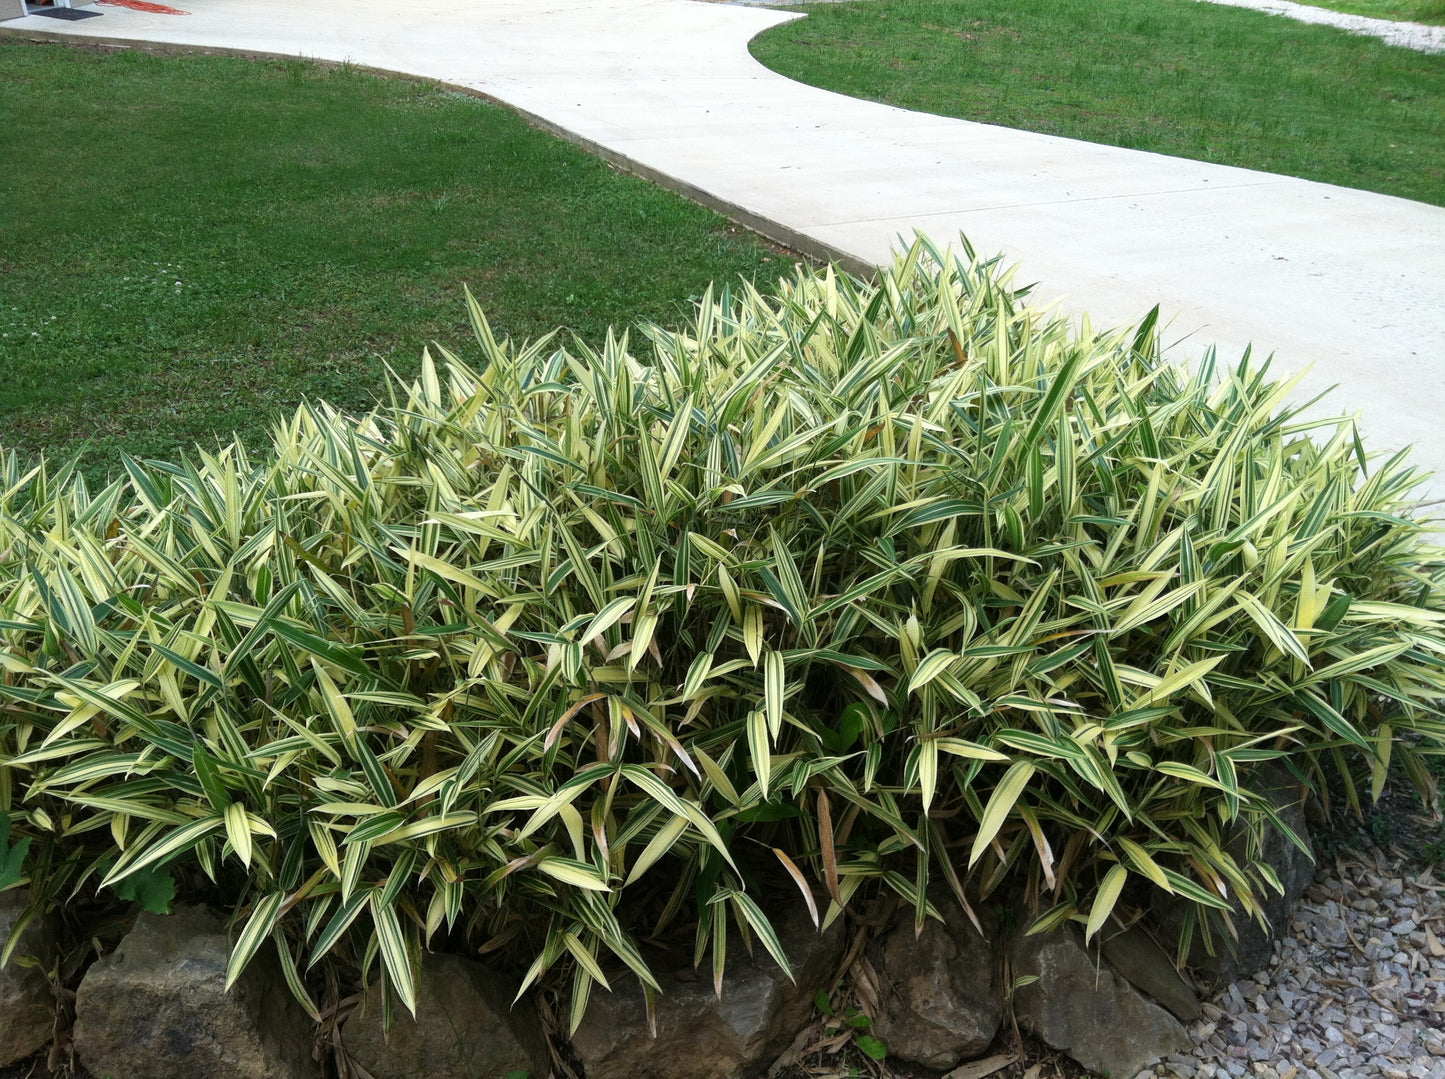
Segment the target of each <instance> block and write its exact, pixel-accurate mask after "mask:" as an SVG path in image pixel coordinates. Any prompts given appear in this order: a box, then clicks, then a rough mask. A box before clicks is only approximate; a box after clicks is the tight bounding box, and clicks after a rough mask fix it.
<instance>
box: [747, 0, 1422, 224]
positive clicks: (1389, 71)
mask: <svg viewBox="0 0 1445 1079" xmlns="http://www.w3.org/2000/svg"><path fill="white" fill-rule="evenodd" d="M800 10H801V9H800ZM806 10H807V12H808V17H807V18H806V19H802V20H799V21H796V22H793V23H789V24H787V25H785V26H781V27H778V28H776V29H773V30H770V31H768V32H767V33H765V34H763V35H762V36H761V37H759V38H757V39H756V40H755V41H754V42H753V45H752V49H753V54H754V55H755V56H756V57H757V58H758V59H759V60H761V61H762V62H763V63H764V64H766V65H768V66H769V67H771V68H773V69H774V70H776V71H780V72H782V73H783V74H785V75H788V76H790V77H792V78H795V79H799V80H801V81H803V82H807V83H811V84H813V85H816V86H823V87H826V88H828V89H830V90H837V91H839V92H841V93H845V94H852V95H854V96H856V97H864V98H871V99H874V100H878V101H886V102H888V103H889V104H892V105H901V106H904V107H905V108H910V109H920V110H923V111H926V112H934V113H940V114H943V115H946V116H959V117H964V118H967V119H970V120H980V121H983V122H985V123H990V124H1001V125H1004V126H1007V127H1016V128H1024V129H1026V130H1030V131H1042V132H1046V133H1049V134H1053V135H1065V136H1068V137H1070V138H1078V139H1087V140H1090V141H1093V142H1103V143H1111V144H1113V145H1116V146H1127V147H1132V148H1136V149H1141V150H1152V151H1155V152H1158V153H1164V154H1174V155H1177V156H1181V157H1190V158H1199V159H1202V160H1207V161H1217V162H1222V163H1225V164H1230V165H1242V166H1245V167H1247V168H1254V169H1264V170H1267V171H1270V172H1279V173H1284V174H1286V175H1291V176H1304V177H1307V178H1309V179H1312V180H1323V181H1326V182H1329V183H1335V184H1343V185H1346V186H1350V187H1362V188H1366V189H1368V190H1371V191H1381V192H1385V193H1387V194H1391V195H1400V196H1403V197H1405V198H1411V199H1420V200H1423V201H1426V202H1434V203H1438V204H1445V55H1426V54H1422V53H1418V52H1412V51H1410V50H1407V49H1401V48H1392V47H1390V46H1387V45H1385V44H1383V43H1381V42H1380V41H1378V40H1375V39H1373V38H1367V37H1360V36H1356V35H1351V34H1346V33H1344V32H1343V31H1339V30H1335V29H1332V28H1328V27H1320V26H1307V25H1305V24H1302V23H1298V22H1294V21H1291V20H1288V19H1282V18H1278V17H1272V16H1268V15H1263V14H1260V13H1259V12H1254V11H1247V10H1243V9H1239V8H1231V7H1222V6H1218V5H1214V4H1207V3H1198V2H1196V0H869V2H866V3H846V4H813V5H809V6H808V7H807V9H806Z"/></svg>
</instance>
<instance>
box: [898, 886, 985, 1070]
mask: <svg viewBox="0 0 1445 1079" xmlns="http://www.w3.org/2000/svg"><path fill="white" fill-rule="evenodd" d="M932 898H933V899H934V905H935V906H936V907H937V908H938V909H939V911H940V913H942V914H943V918H944V920H943V921H942V922H938V921H936V920H934V919H931V918H930V919H929V920H928V921H927V922H926V923H925V924H924V927H923V931H922V932H921V933H918V934H916V935H915V930H914V914H913V908H912V907H911V906H906V907H905V908H904V909H902V910H900V911H899V912H898V914H897V916H896V917H895V918H894V920H893V922H892V924H891V925H890V926H889V927H888V929H887V930H886V931H885V932H884V934H883V936H882V937H881V938H880V939H879V941H878V943H877V945H876V946H875V948H874V950H873V952H872V956H871V957H872V959H873V965H874V968H875V969H876V970H877V971H878V973H879V975H880V976H881V979H882V984H881V986H880V990H879V991H880V994H881V996H882V998H883V1000H882V1002H881V1004H880V1014H879V1015H876V1016H874V1017H873V1028H872V1029H873V1032H874V1033H875V1034H877V1035H878V1037H879V1038H881V1039H882V1040H883V1044H885V1045H886V1046H888V1054H889V1056H891V1057H898V1058H900V1059H902V1060H909V1061H913V1062H914V1063H916V1064H922V1065H924V1066H926V1067H929V1068H937V1069H940V1070H946V1069H948V1068H952V1067H953V1066H954V1065H955V1064H957V1063H958V1062H959V1061H961V1060H965V1059H969V1058H971V1057H975V1056H977V1055H978V1054H980V1053H982V1052H983V1051H984V1050H985V1049H987V1048H988V1046H989V1043H990V1042H992V1041H993V1038H994V1035H995V1034H997V1033H998V1028H999V1026H1000V1025H1001V1024H1002V1023H1003V1017H1004V993H1003V979H1002V963H1001V962H1000V953H999V951H998V949H997V947H996V946H995V943H994V941H995V940H996V939H997V933H996V926H994V925H991V924H989V923H987V922H985V923H984V928H985V929H986V930H989V931H990V932H989V938H993V939H992V940H991V939H989V938H986V937H984V936H983V935H982V934H980V933H979V931H978V930H977V929H975V928H974V927H973V924H972V923H971V922H970V921H969V920H968V917H967V915H966V914H965V913H964V911H963V909H962V908H961V907H960V906H959V905H958V902H957V901H956V900H955V899H953V898H952V896H948V895H942V894H940V895H937V896H934V897H932Z"/></svg>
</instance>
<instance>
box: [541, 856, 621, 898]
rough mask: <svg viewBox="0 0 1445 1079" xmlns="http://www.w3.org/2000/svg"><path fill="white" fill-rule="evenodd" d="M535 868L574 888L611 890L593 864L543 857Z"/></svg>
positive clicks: (596, 890) (600, 890)
mask: <svg viewBox="0 0 1445 1079" xmlns="http://www.w3.org/2000/svg"><path fill="white" fill-rule="evenodd" d="M537 869H538V870H539V871H540V872H542V873H545V874H547V876H549V877H551V878H552V879H553V880H559V881H561V882H562V883H563V884H570V885H571V886H572V887H574V888H586V889H588V890H590V891H594V892H610V891H611V890H612V889H611V887H610V886H609V885H608V883H607V882H606V881H605V880H603V879H602V878H601V877H600V876H599V875H598V873H597V869H596V867H595V866H591V865H587V864H586V863H585V862H578V861H574V860H573V859H571V858H555V857H554V858H543V859H542V860H541V861H540V862H538V863H537Z"/></svg>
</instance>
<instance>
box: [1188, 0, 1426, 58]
mask: <svg viewBox="0 0 1445 1079" xmlns="http://www.w3.org/2000/svg"><path fill="white" fill-rule="evenodd" d="M1203 2H1205V3H1210V4H1227V5H1228V6H1229V7H1243V8H1249V9H1250V10H1252V11H1263V12H1266V13H1268V14H1270V15H1283V16H1284V17H1285V18H1288V19H1297V20H1298V21H1300V22H1312V23H1319V24H1320V25H1323V26H1338V27H1339V28H1340V29H1341V30H1347V31H1349V32H1350V33H1352V34H1366V35H1368V36H1369V37H1377V38H1379V39H1380V40H1381V41H1383V42H1385V43H1386V44H1387V45H1398V46H1400V47H1401V48H1405V49H1415V50H1417V51H1419V52H1445V26H1425V25H1423V24H1422V23H1417V22H1391V21H1390V20H1389V19H1371V18H1367V17H1366V16H1364V15H1345V14H1342V13H1341V12H1338V11H1328V10H1326V9H1325V8H1322V7H1310V6H1309V5H1308V4H1296V3H1292V2H1291V0H1203Z"/></svg>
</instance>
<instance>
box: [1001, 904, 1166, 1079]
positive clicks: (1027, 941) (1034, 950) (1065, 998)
mask: <svg viewBox="0 0 1445 1079" xmlns="http://www.w3.org/2000/svg"><path fill="white" fill-rule="evenodd" d="M1012 966H1013V975H1014V977H1015V978H1022V977H1027V976H1028V975H1037V976H1038V979H1039V980H1038V981H1036V982H1033V983H1032V984H1030V985H1026V986H1022V987H1021V988H1019V990H1018V991H1017V992H1016V993H1015V994H1014V1011H1015V1014H1016V1015H1017V1016H1018V1021H1019V1025H1020V1026H1022V1027H1023V1028H1024V1029H1026V1030H1028V1031H1029V1032H1030V1033H1032V1034H1034V1035H1035V1036H1036V1037H1038V1038H1041V1039H1043V1040H1044V1041H1045V1042H1047V1043H1048V1044H1049V1045H1051V1046H1053V1047H1054V1048H1055V1049H1059V1050H1062V1051H1063V1052H1066V1053H1068V1054H1069V1056H1071V1057H1073V1058H1074V1059H1075V1060H1077V1061H1078V1062H1079V1063H1080V1064H1082V1065H1084V1067H1086V1068H1089V1069H1091V1070H1093V1071H1097V1072H1100V1073H1102V1074H1104V1075H1108V1076H1112V1077H1113V1079H1133V1077H1134V1076H1135V1075H1137V1074H1138V1073H1139V1071H1140V1070H1141V1069H1142V1068H1144V1067H1146V1066H1147V1065H1148V1064H1150V1063H1152V1062H1153V1061H1155V1060H1157V1059H1159V1058H1160V1057H1162V1056H1166V1055H1168V1054H1169V1053H1175V1052H1179V1051H1181V1050H1184V1049H1187V1048H1189V1047H1190V1045H1191V1044H1192V1042H1191V1041H1190V1039H1189V1034H1188V1032H1187V1031H1185V1029H1184V1028H1183V1027H1182V1026H1181V1025H1180V1024H1179V1022H1178V1021H1177V1020H1176V1019H1175V1018H1174V1017H1173V1016H1172V1015H1170V1014H1169V1013H1168V1012H1166V1011H1165V1010H1164V1009H1163V1008H1161V1007H1159V1005H1157V1004H1154V1003H1152V1002H1150V1001H1147V1000H1145V999H1144V998H1143V997H1142V996H1140V995H1139V994H1138V993H1137V992H1136V991H1135V990H1134V988H1133V987H1132V986H1131V985H1130V984H1129V983H1128V982H1127V981H1125V980H1124V979H1123V978H1121V977H1119V976H1118V975H1117V974H1115V973H1114V972H1113V971H1112V970H1110V969H1109V968H1108V967H1107V966H1103V965H1097V964H1095V962H1094V961H1093V959H1092V958H1090V956H1089V953H1088V952H1087V951H1086V950H1085V949H1084V946H1083V944H1082V943H1081V942H1080V941H1079V939H1078V938H1077V936H1076V935H1075V934H1074V933H1073V932H1072V930H1070V929H1068V928H1065V929H1061V930H1059V931H1057V932H1054V933H1049V934H1040V935H1038V936H1034V937H1024V938H1022V939H1020V940H1018V941H1016V942H1015V944H1014V947H1013V964H1012Z"/></svg>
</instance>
